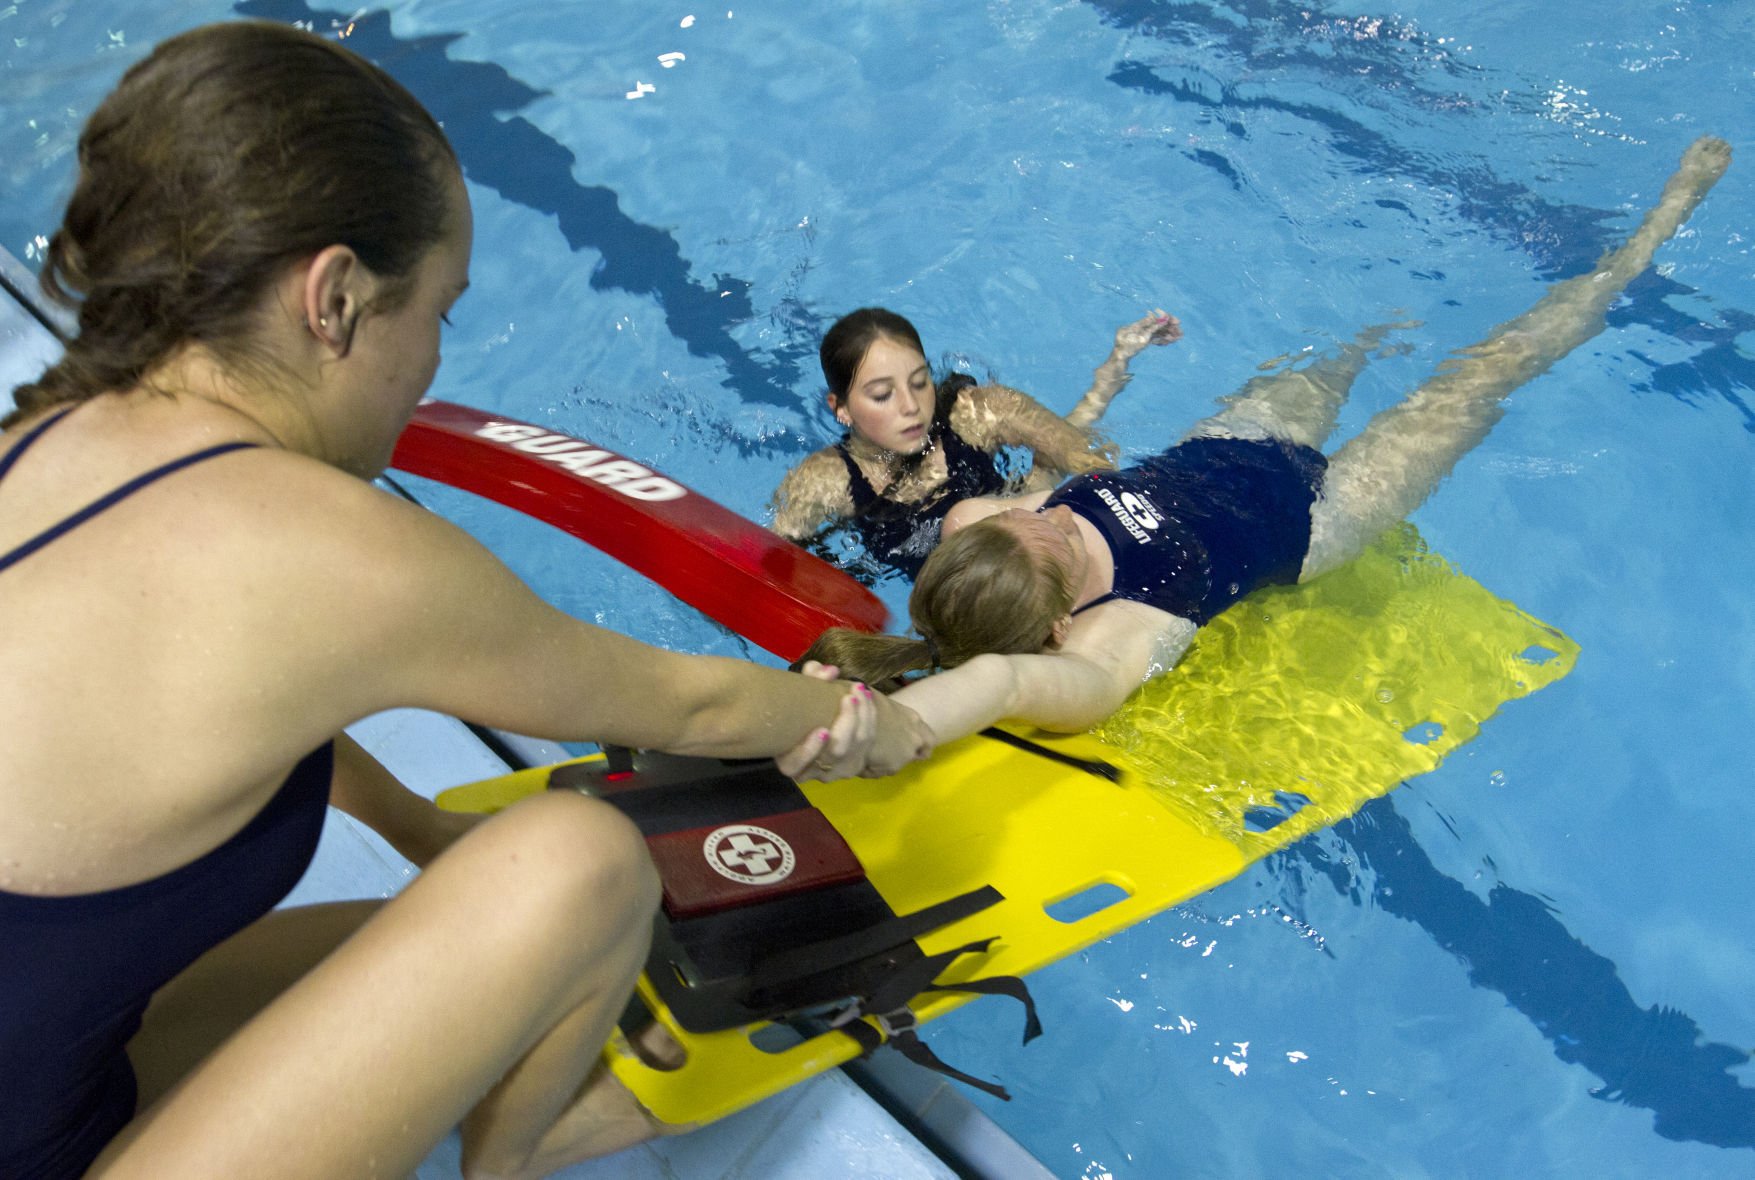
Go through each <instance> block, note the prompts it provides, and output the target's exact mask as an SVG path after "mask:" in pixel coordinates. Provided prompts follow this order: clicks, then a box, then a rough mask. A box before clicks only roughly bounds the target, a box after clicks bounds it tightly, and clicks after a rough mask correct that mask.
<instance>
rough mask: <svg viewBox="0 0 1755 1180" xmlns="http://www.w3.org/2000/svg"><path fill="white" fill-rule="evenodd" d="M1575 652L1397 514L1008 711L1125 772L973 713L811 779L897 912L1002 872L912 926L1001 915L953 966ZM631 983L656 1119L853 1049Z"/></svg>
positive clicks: (1333, 782) (680, 1116)
mask: <svg viewBox="0 0 1755 1180" xmlns="http://www.w3.org/2000/svg"><path fill="white" fill-rule="evenodd" d="M1577 656H1578V647H1577V645H1576V644H1574V643H1573V642H1572V641H1571V640H1570V639H1568V638H1567V637H1566V636H1564V635H1562V634H1561V633H1560V632H1558V631H1557V630H1555V629H1554V628H1552V627H1550V626H1548V625H1546V624H1544V623H1542V622H1540V621H1538V620H1536V619H1534V618H1532V617H1530V616H1529V615H1527V614H1525V613H1523V612H1522V611H1520V610H1518V609H1517V608H1516V607H1514V606H1512V605H1511V604H1509V603H1506V602H1504V601H1503V600H1501V599H1499V598H1497V597H1495V596H1494V595H1492V594H1491V593H1490V592H1488V591H1487V590H1486V589H1484V588H1483V587H1481V586H1480V585H1479V583H1477V582H1475V581H1473V580H1472V579H1470V578H1468V577H1466V576H1464V575H1462V574H1460V573H1458V572H1456V571H1455V570H1454V569H1453V568H1452V567H1450V566H1449V565H1448V563H1446V562H1444V561H1443V560H1442V559H1441V558H1438V557H1436V556H1433V555H1432V554H1430V553H1428V552H1426V551H1425V549H1424V547H1423V546H1422V544H1421V543H1420V541H1419V538H1418V536H1417V535H1416V534H1415V533H1414V532H1413V530H1412V529H1411V528H1406V529H1403V530H1401V531H1399V532H1397V533H1394V534H1391V535H1390V536H1389V537H1387V538H1386V539H1385V540H1384V542H1382V543H1381V544H1379V545H1378V546H1377V547H1376V548H1374V549H1373V550H1372V551H1371V552H1369V553H1367V554H1366V555H1365V556H1363V557H1361V558H1360V559H1359V560H1358V561H1357V562H1355V563H1353V564H1352V565H1350V566H1348V567H1347V568H1346V569H1343V570H1337V571H1335V572H1334V573H1333V574H1330V575H1327V576H1325V577H1324V578H1322V579H1319V580H1318V581H1316V582H1313V583H1310V584H1309V585H1306V586H1299V587H1287V588H1279V589H1275V590H1272V591H1268V592H1264V593H1261V594H1257V595H1253V596H1251V597H1250V598H1249V599H1246V600H1245V601H1244V602H1243V603H1240V604H1239V605H1238V606H1236V607H1234V608H1232V610H1230V611H1228V612H1226V613H1225V614H1224V615H1221V616H1220V617H1219V618H1218V619H1215V620H1214V621H1213V622H1212V623H1210V624H1209V625H1208V626H1207V627H1205V628H1203V629H1202V631H1201V633H1200V635H1199V636H1198V637H1197V640H1196V643H1195V645H1194V647H1193V648H1191V649H1190V651H1189V652H1188V653H1187V655H1186V656H1185V657H1184V658H1183V660H1182V662H1181V663H1180V664H1179V665H1178V666H1177V668H1176V669H1174V670H1172V672H1170V673H1169V674H1168V675H1166V676H1163V677H1160V678H1158V679H1157V680H1155V681H1153V682H1152V683H1150V684H1148V685H1147V686H1145V687H1144V688H1143V689H1142V690H1141V691H1140V692H1139V693H1137V694H1135V696H1134V698H1133V699H1131V700H1130V701H1129V702H1128V704H1127V706H1126V707H1124V708H1123V709H1122V710H1121V712H1119V713H1118V714H1117V715H1116V717H1115V718H1114V719H1112V720H1111V721H1110V722H1109V723H1107V724H1106V725H1105V726H1104V727H1103V728H1102V729H1101V730H1100V731H1099V733H1098V734H1096V735H1076V736H1054V735H1047V734H1042V733H1039V732H1036V731H1032V730H1019V731H1018V732H1021V733H1024V734H1025V735H1027V736H1029V737H1030V738H1031V740H1033V741H1037V742H1039V743H1041V744H1043V745H1045V746H1048V747H1050V748H1052V749H1056V750H1060V751H1063V752H1065V753H1067V754H1070V755H1073V756H1075V757H1077V758H1082V759H1095V760H1102V761H1108V762H1111V763H1115V764H1117V765H1119V766H1121V767H1122V769H1123V773H1122V775H1121V776H1120V781H1119V782H1111V781H1108V780H1106V779H1103V778H1099V777H1097V776H1094V775H1091V774H1088V773H1086V772H1083V771H1080V770H1077V769H1075V768H1072V767H1068V766H1066V765H1063V764H1061V763H1059V762H1055V761H1051V760H1049V759H1047V758H1043V757H1040V756H1038V755H1034V754H1030V753H1028V752H1024V751H1020V750H1017V749H1015V748H1013V747H1011V746H1009V745H1005V744H1003V743H1000V742H998V741H994V740H992V739H990V738H986V737H981V736H976V737H971V738H966V739H964V740H962V741H959V742H954V743H951V744H950V745H947V746H946V747H944V748H943V749H941V750H939V751H938V752H936V753H935V754H934V755H933V756H932V757H931V758H930V759H928V760H926V761H925V762H923V763H919V764H917V765H915V766H911V767H908V768H906V769H905V770H904V771H903V772H902V773H900V774H897V775H895V776H892V777H890V778H886V779H879V780H862V779H853V780H847V781H843V782H835V783H808V784H805V785H804V792H805V794H806V795H807V796H808V797H809V799H810V801H811V802H812V804H813V805H814V806H816V807H817V808H818V809H819V810H820V811H822V812H823V813H824V814H825V815H826V816H827V817H828V818H829V820H830V821H831V822H832V823H833V824H834V825H835V827H836V828H837V829H838V830H839V831H840V832H841V834H842V835H843V836H844V837H845V838H846V839H847V841H848V843H849V845H850V846H851V847H852V848H853V849H854V851H855V852H856V853H857V854H858V856H859V858H860V861H861V863H862V864H863V865H864V866H865V869H866V873H867V876H868V877H869V879H870V880H871V882H872V883H873V884H874V885H875V886H876V887H877V888H878V890H879V891H880V892H881V893H882V894H883V895H884V897H885V899H886V900H887V901H888V903H889V904H890V906H891V907H892V908H893V909H894V910H895V911H896V912H898V913H910V912H913V911H915V910H918V909H922V908H924V907H926V906H928V905H931V904H934V903H936V902H939V901H942V900H944V899H945V898H947V897H950V896H954V895H956V894H960V893H963V892H965V891H967V890H970V889H974V888H978V887H979V886H982V885H988V884H991V885H993V886H995V887H996V888H997V889H998V890H999V891H1000V893H1002V894H1003V895H1004V898H1005V900H1003V901H1002V902H1000V903H999V904H997V905H995V906H993V907H992V908H990V909H987V910H984V911H982V912H980V913H978V914H975V915H973V916H971V917H969V918H966V919H964V920H962V921H960V922H957V923H954V924H952V925H949V926H946V927H944V928H943V929H941V930H937V931H934V932H933V933H931V934H929V935H927V936H925V937H923V938H921V939H920V940H919V942H920V945H921V947H922V948H923V949H924V950H925V951H926V952H927V953H929V954H931V953H934V952H937V951H942V950H948V949H951V948H954V947H957V946H960V945H962V944H964V943H967V942H970V941H974V940H977V939H983V938H988V937H991V936H997V938H998V941H996V942H995V943H994V944H993V946H992V948H991V949H990V950H989V951H988V953H986V954H983V955H979V956H968V957H965V958H963V959H960V960H958V961H957V962H956V963H955V964H953V966H952V967H951V968H950V969H948V970H947V971H946V972H945V973H944V975H942V976H941V977H940V979H941V982H956V981H959V980H965V979H971V978H979V977H983V976H989V975H1027V974H1029V973H1030V972H1033V971H1035V970H1037V969H1039V968H1041V967H1043V966H1045V965H1047V964H1048V963H1051V962H1054V961H1056V960H1058V959H1061V958H1064V957H1065V956H1067V955H1069V954H1073V953H1076V952H1077V951H1079V950H1082V949H1083V948H1085V947H1087V946H1090V945H1091V944H1092V943H1095V942H1098V941H1100V940H1101V939H1103V938H1106V937H1108V936H1109V935H1111V934H1114V933H1116V932H1117V931H1119V930H1122V929H1125V928H1127V927H1129V926H1132V925H1134V924H1136V923H1138V922H1141V921H1144V920H1145V919H1147V918H1149V917H1152V916H1153V915H1155V914H1158V913H1161V912H1162V911H1164V910H1166V909H1168V908H1170V907H1171V906H1174V905H1176V904H1178V903H1180V902H1183V901H1186V900H1188V899H1190V898H1192V897H1194V896H1197V895H1198V894H1200V893H1203V892H1205V891H1206V890H1208V889H1210V888H1212V887H1214V886H1216V885H1219V884H1221V883H1223V882H1225V881H1228V880H1230V879H1232V878H1233V877H1235V876H1237V875H1238V874H1239V873H1241V872H1242V871H1243V870H1244V869H1245V868H1246V867H1248V866H1249V865H1250V864H1251V863H1253V862H1254V861H1256V860H1259V859H1261V858H1262V857H1264V856H1266V855H1268V854H1269V853H1271V852H1274V851H1276V850H1278V849H1281V848H1284V847H1286V846H1288V845H1290V844H1292V843H1294V842H1295V841H1297V840H1299V839H1301V838H1303V837H1304V836H1306V835H1308V834H1310V833H1311V832H1313V831H1317V830H1319V829H1320V828H1322V827H1325V826H1327V825H1329V824H1332V823H1334V822H1335V821H1337V820H1339V819H1341V818H1344V817H1345V816H1347V815H1350V814H1352V813H1353V812H1354V811H1356V810H1357V809H1358V808H1359V807H1360V806H1362V805H1363V804H1364V803H1365V802H1367V801H1369V800H1370V799H1373V798H1376V797H1378V796H1381V795H1383V794H1386V793H1388V792H1389V791H1390V790H1392V789H1393V788H1394V787H1395V786H1397V785H1398V784H1399V783H1401V782H1402V781H1404V780H1405V779H1407V778H1410V777H1413V776H1415V775H1418V774H1421V773H1424V772H1425V771H1427V770H1430V769H1432V768H1433V767H1435V766H1437V765H1438V764H1439V763H1440V762H1441V761H1442V760H1443V758H1444V757H1445V756H1446V755H1447V754H1449V753H1450V752H1451V751H1453V750H1455V749H1456V748H1458V747H1459V746H1460V745H1462V744H1463V743H1464V742H1466V741H1468V740H1469V739H1471V738H1472V737H1474V736H1475V734H1476V733H1477V732H1478V731H1479V727H1480V725H1481V723H1482V722H1484V721H1485V720H1486V719H1487V718H1488V717H1490V716H1491V715H1492V714H1493V713H1494V712H1495V711H1496V710H1497V709H1498V708H1499V707H1500V706H1501V705H1502V704H1504V703H1505V702H1507V701H1509V700H1512V699H1515V698H1517V697H1521V696H1524V695H1527V694H1528V693H1531V692H1534V691H1536V690H1537V689H1539V688H1542V687H1544V686H1546V685H1548V684H1551V683H1553V682H1554V681H1555V680H1558V679H1560V678H1561V677H1562V676H1564V675H1566V673H1567V672H1568V671H1570V670H1571V668H1572V666H1573V664H1574V663H1575V661H1576V659H1577ZM580 761H590V760H589V759H582V760H580ZM551 769H552V768H540V769H536V770H528V771H521V772H518V773H517V774H513V775H508V776H505V777H504V778H499V779H492V780H488V781H486V782H483V783H477V784H470V785H468V786H464V787H459V788H456V789H454V790H453V791H449V792H446V793H445V794H443V795H441V796H440V804H441V806H444V807H447V808H450V809H453V810H464V811H492V810H497V809H498V808H499V807H501V806H505V805H506V804H508V803H510V802H512V801H513V800H515V799H517V798H519V797H521V796H523V795H526V794H530V793H534V792H536V791H540V790H542V789H544V787H545V786H546V784H547V781H548V775H549V772H550V770H551ZM1275 821H1277V822H1275ZM1098 886H1110V887H1113V888H1112V889H1110V890H1108V891H1106V892H1107V894H1108V896H1110V897H1114V898H1117V900H1114V901H1113V902H1112V903H1111V904H1108V905H1106V906H1104V907H1103V908H1100V909H1097V910H1096V912H1093V913H1088V914H1086V915H1085V916H1083V917H1081V918H1078V919H1077V920H1075V921H1070V922H1062V921H1059V920H1057V919H1056V918H1055V917H1053V916H1052V915H1051V914H1050V913H1049V907H1054V906H1057V905H1058V904H1059V903H1061V902H1063V901H1065V900H1066V899H1069V898H1077V897H1080V896H1081V895H1085V894H1086V893H1087V891H1090V890H1093V889H1094V888H1095V887H1098ZM639 990H640V995H641V998H642V1000H643V1001H644V1002H645V1004H646V1005H647V1007H648V1008H650V1009H651V1010H652V1012H653V1014H654V1015H655V1017H656V1018H657V1019H658V1020H659V1021H660V1022H661V1023H662V1024H663V1025H664V1026H665V1027H666V1028H667V1029H668V1030H669V1031H670V1032H671V1033H672V1035H674V1036H675V1037H676V1038H677V1040H678V1041H679V1042H680V1043H681V1044H682V1045H683V1047H684V1049H685V1050H686V1051H687V1053H688V1058H687V1061H686V1062H685V1064H684V1065H683V1066H682V1067H681V1068H679V1069H676V1070H669V1071H665V1070H658V1069H654V1068H651V1067H649V1066H647V1065H645V1064H644V1063H642V1062H641V1061H640V1060H639V1058H638V1057H636V1056H635V1055H634V1053H633V1052H632V1051H631V1049H630V1048H629V1047H628V1046H627V1045H626V1043H625V1042H623V1041H622V1040H621V1039H620V1038H619V1036H618V1037H617V1038H616V1039H615V1040H612V1042H611V1044H610V1045H609V1046H608V1047H607V1048H606V1049H605V1060H606V1062H607V1063H608V1065H609V1067H610V1069H611V1070H612V1071H613V1072H614V1073H615V1075H616V1076H617V1078H618V1079H620V1080H621V1081H622V1083H623V1084H625V1085H626V1086H628V1088H629V1089H630V1090H632V1091H633V1093H634V1094H635V1095H636V1096H637V1097H638V1098H639V1099H640V1101H641V1102H642V1103H644V1104H645V1105H646V1107H647V1109H648V1110H650V1111H651V1112H652V1114H653V1115H654V1116H655V1117H657V1118H659V1119H661V1120H662V1121H664V1122H666V1123H670V1124H675V1125H688V1124H699V1123H706V1122H711V1121H713V1120H715V1119H718V1118H722V1117H724V1116H725V1115H728V1114H732V1113H734V1112H736V1111H738V1110H741V1109H743V1108H744V1107H747V1106H749V1105H751V1104H753V1103H754V1102H757V1101H759V1100H760V1099H762V1098H766V1097H769V1096H770V1095H772V1094H775V1093H778V1092H779V1091H781V1090H783V1089H785V1088H786V1087H788V1086H790V1085H792V1084H794V1083H796V1082H798V1081H801V1080H803V1079H804V1078H807V1077H810V1076H813V1075H814V1074H817V1073H820V1072H822V1071H823V1070H826V1069H829V1068H831V1067H833V1066H835V1065H839V1064H841V1063H843V1062H845V1061H848V1060H850V1059H851V1058H853V1057H855V1056H857V1055H858V1052H859V1048H858V1046H857V1045H856V1044H855V1042H854V1041H853V1040H852V1038H850V1037H848V1036H845V1035H843V1034H840V1033H828V1034H825V1035H822V1036H818V1037H814V1038H812V1039H810V1040H807V1041H804V1042H803V1043H800V1044H796V1045H792V1046H791V1047H788V1048H784V1049H781V1050H778V1051H773V1052H770V1051H768V1050H766V1049H764V1048H761V1047H759V1046H758V1044H757V1043H756V1041H755V1040H753V1039H752V1037H755V1038H758V1039H762V1038H760V1032H761V1030H762V1029H764V1028H766V1027H767V1026H766V1025H756V1026H751V1027H749V1028H746V1029H737V1030H730V1031H726V1032H719V1033H707V1034H695V1033H689V1032H687V1031H685V1030H683V1029H682V1028H681V1027H680V1026H678V1025H677V1023H676V1021H675V1020H674V1018H673V1017H672V1016H671V1014H670V1013H669V1011H668V1010H667V1009H666V1007H665V1005H664V1004H663V1001H662V1000H661V999H660V998H659V996H658V994H657V993H656V991H655V990H654V989H653V988H652V987H651V985H650V983H649V981H647V980H645V979H644V978H642V980H641V982H640V985H639ZM966 1000H967V997H966V996H957V995H949V994H945V993H928V994H926V995H924V996H922V997H921V998H920V1000H919V1001H918V1002H917V1003H916V1004H914V1005H913V1009H914V1011H915V1013H916V1015H917V1016H918V1018H919V1019H920V1021H921V1022H923V1023H924V1022H926V1021H929V1020H932V1019H935V1018H937V1017H938V1016H941V1015H943V1014H944V1013H946V1012H948V1011H950V1010H951V1009H953V1008H955V1007H957V1006H959V1005H960V1004H962V1003H964V1002H966ZM1048 1031H1049V1034H1050V1035H1052V1033H1053V1030H1052V1029H1050V1030H1048ZM995 1035H1011V1034H1010V1032H1009V1031H1007V1032H1006V1033H1004V1034H1001V1033H999V1032H998V1031H996V1034H995Z"/></svg>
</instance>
